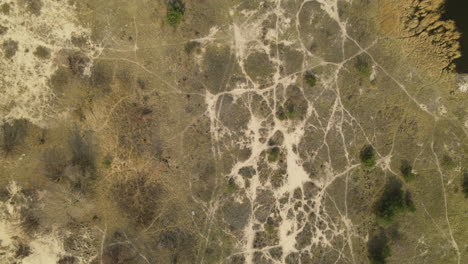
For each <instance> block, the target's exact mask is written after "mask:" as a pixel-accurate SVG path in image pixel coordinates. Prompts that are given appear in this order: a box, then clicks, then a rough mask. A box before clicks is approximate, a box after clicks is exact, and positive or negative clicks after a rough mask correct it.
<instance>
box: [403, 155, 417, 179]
mask: <svg viewBox="0 0 468 264" xmlns="http://www.w3.org/2000/svg"><path fill="white" fill-rule="evenodd" d="M400 172H401V174H402V175H403V178H404V179H405V181H407V182H410V181H412V180H414V178H415V177H416V174H415V173H414V172H413V166H411V163H410V162H409V161H407V160H402V161H401V164H400Z"/></svg>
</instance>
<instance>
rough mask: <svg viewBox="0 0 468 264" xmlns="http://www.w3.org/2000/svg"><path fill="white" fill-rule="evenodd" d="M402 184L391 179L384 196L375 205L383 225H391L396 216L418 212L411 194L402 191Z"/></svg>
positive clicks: (376, 212)
mask: <svg viewBox="0 0 468 264" xmlns="http://www.w3.org/2000/svg"><path fill="white" fill-rule="evenodd" d="M401 187H402V184H401V182H400V181H398V180H396V179H390V181H389V182H388V183H387V184H386V185H385V187H384V191H383V193H382V196H381V197H380V199H379V200H377V202H376V203H375V205H374V212H375V214H376V216H377V220H378V221H379V222H381V223H382V224H390V223H392V222H393V220H394V218H395V216H396V215H397V214H400V213H404V212H407V211H409V212H414V211H415V210H416V208H415V206H414V203H413V200H412V198H411V193H410V192H409V191H406V193H405V192H404V191H403V190H402V188H401Z"/></svg>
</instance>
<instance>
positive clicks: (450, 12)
mask: <svg viewBox="0 0 468 264" xmlns="http://www.w3.org/2000/svg"><path fill="white" fill-rule="evenodd" d="M445 1H446V3H445V14H444V16H443V18H444V19H452V20H455V23H456V24H457V28H458V31H460V32H461V33H462V36H461V38H460V46H461V52H462V56H461V57H460V58H458V59H456V60H455V65H456V71H457V72H459V73H468V0H445Z"/></svg>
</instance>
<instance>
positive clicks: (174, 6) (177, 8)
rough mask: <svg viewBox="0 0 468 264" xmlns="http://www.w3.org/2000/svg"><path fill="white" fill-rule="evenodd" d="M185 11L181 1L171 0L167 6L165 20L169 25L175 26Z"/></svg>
mask: <svg viewBox="0 0 468 264" xmlns="http://www.w3.org/2000/svg"><path fill="white" fill-rule="evenodd" d="M184 13H185V7H184V4H183V3H182V2H181V1H177V0H175V1H171V2H169V4H168V6H167V22H168V23H169V25H171V26H176V25H177V24H179V23H180V21H182V17H183V16H184Z"/></svg>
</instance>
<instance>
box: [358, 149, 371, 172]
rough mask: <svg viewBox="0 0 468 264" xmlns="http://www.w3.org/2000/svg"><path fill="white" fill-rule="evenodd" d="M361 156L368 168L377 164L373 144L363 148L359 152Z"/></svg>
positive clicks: (362, 161)
mask: <svg viewBox="0 0 468 264" xmlns="http://www.w3.org/2000/svg"><path fill="white" fill-rule="evenodd" d="M359 158H360V159H361V163H362V164H363V165H364V166H365V167H368V168H372V167H374V166H375V151H374V148H373V147H372V146H371V145H366V146H364V147H363V148H362V149H361V152H360V154H359Z"/></svg>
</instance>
